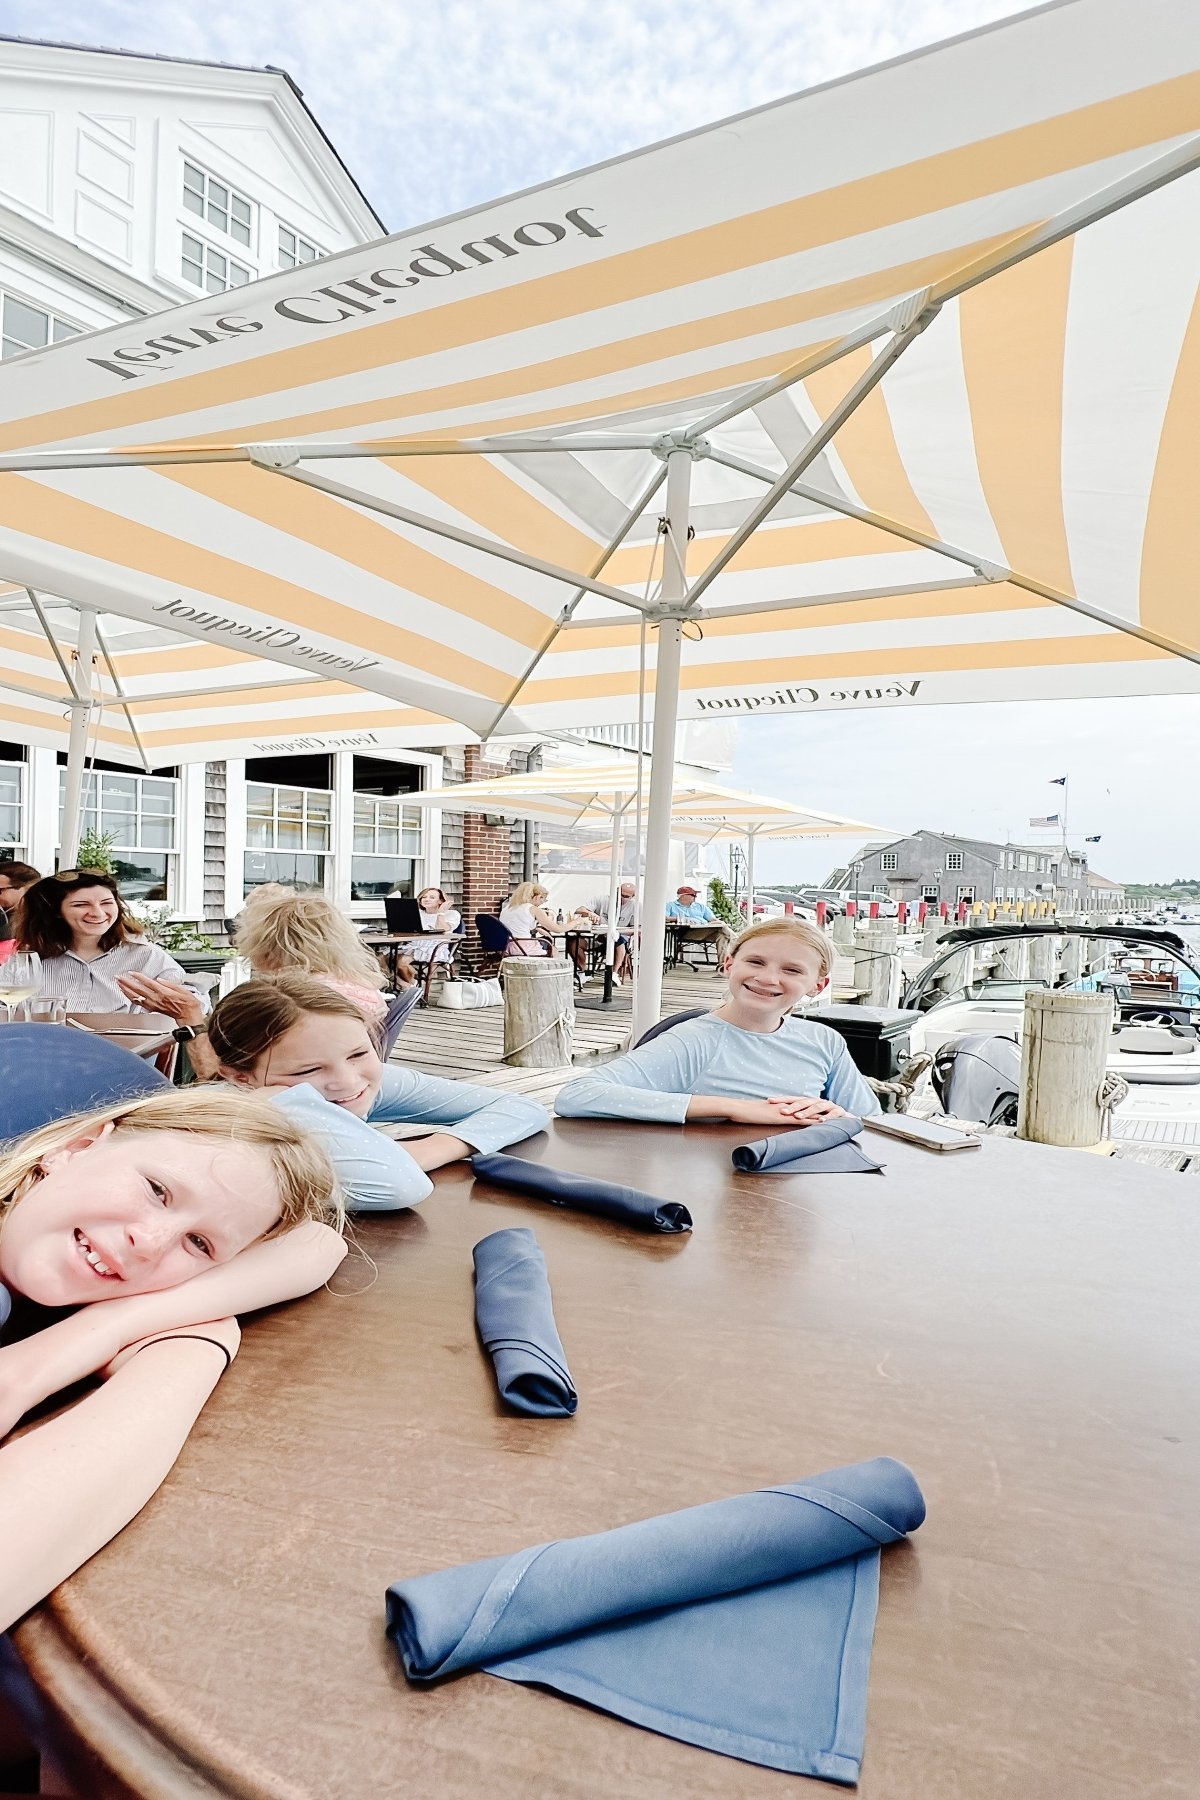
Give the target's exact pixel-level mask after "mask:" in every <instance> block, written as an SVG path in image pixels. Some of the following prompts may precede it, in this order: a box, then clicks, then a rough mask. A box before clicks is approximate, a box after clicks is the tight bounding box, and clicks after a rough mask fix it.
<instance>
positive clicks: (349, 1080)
mask: <svg viewBox="0 0 1200 1800" xmlns="http://www.w3.org/2000/svg"><path fill="white" fill-rule="evenodd" d="M222 1074H223V1075H225V1077H226V1078H227V1079H228V1080H231V1081H241V1082H243V1083H247V1084H249V1085H251V1086H254V1087H299V1086H300V1084H301V1083H302V1082H308V1083H309V1085H310V1086H311V1087H315V1088H316V1090H317V1092H318V1094H320V1095H321V1097H322V1098H323V1099H325V1100H330V1101H332V1102H333V1104H334V1105H335V1106H344V1107H345V1109H346V1111H347V1112H352V1113H354V1115H355V1116H356V1117H357V1118H360V1119H365V1118H366V1116H367V1114H368V1113H369V1112H370V1110H371V1107H372V1104H373V1103H374V1100H375V1096H376V1094H377V1093H378V1092H379V1084H380V1082H381V1081H382V1079H383V1064H382V1063H381V1062H380V1060H379V1056H378V1054H377V1052H376V1049H375V1046H374V1044H373V1043H372V1042H371V1038H370V1034H369V1032H368V1031H367V1027H366V1023H365V1021H364V1020H363V1018H362V1017H361V1015H358V1016H356V1017H355V1018H348V1017H345V1016H343V1015H342V1014H329V1013H305V1014H303V1016H302V1017H301V1018H300V1020H299V1021H298V1022H297V1023H296V1024H295V1025H293V1026H291V1027H290V1028H289V1029H288V1030H287V1031H285V1032H284V1033H283V1034H282V1036H281V1037H278V1038H276V1040H275V1042H274V1044H272V1046H271V1048H270V1050H268V1051H267V1052H266V1053H265V1054H264V1055H263V1056H260V1057H259V1059H258V1062H257V1063H256V1064H255V1066H254V1069H253V1071H252V1072H250V1073H246V1072H244V1071H237V1070H234V1069H225V1068H223V1069H222Z"/></svg>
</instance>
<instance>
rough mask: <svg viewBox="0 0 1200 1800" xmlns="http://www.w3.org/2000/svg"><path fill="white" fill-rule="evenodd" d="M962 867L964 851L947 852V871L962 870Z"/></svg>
mask: <svg viewBox="0 0 1200 1800" xmlns="http://www.w3.org/2000/svg"><path fill="white" fill-rule="evenodd" d="M962 866H963V859H962V851H961V850H947V852H946V867H947V869H949V870H954V869H961V868H962Z"/></svg>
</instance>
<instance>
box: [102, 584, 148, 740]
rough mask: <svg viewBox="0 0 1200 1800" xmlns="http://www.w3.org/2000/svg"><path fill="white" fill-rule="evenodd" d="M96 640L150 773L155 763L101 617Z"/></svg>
mask: <svg viewBox="0 0 1200 1800" xmlns="http://www.w3.org/2000/svg"><path fill="white" fill-rule="evenodd" d="M96 642H97V643H98V644H99V646H100V654H101V655H102V656H103V658H104V662H105V666H106V667H107V669H108V673H109V678H110V679H111V681H112V684H113V686H114V687H115V688H116V690H117V699H118V700H119V701H120V702H121V711H122V712H123V713H124V714H125V723H126V724H127V725H128V726H129V730H130V735H131V736H132V738H133V741H134V743H135V744H136V745H137V753H138V755H139V756H140V757H141V759H142V767H143V768H144V769H145V771H146V773H147V775H148V774H149V773H150V770H151V769H152V768H153V766H154V765H153V764H152V763H151V761H150V758H149V757H148V756H147V755H146V746H145V745H144V744H143V742H142V740H141V737H140V736H139V734H138V728H137V722H136V720H135V719H134V716H133V714H132V713H131V712H130V710H129V701H128V699H127V698H126V695H125V690H124V688H123V687H122V686H121V678H120V676H119V675H118V674H117V671H116V668H115V667H114V664H113V659H112V656H111V654H110V653H109V648H108V643H107V641H106V639H105V636H104V632H103V631H102V629H101V626H100V621H99V619H97V620H96Z"/></svg>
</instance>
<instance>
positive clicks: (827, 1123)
mask: <svg viewBox="0 0 1200 1800" xmlns="http://www.w3.org/2000/svg"><path fill="white" fill-rule="evenodd" d="M862 1128H863V1125H862V1120H861V1119H824V1120H823V1121H822V1122H821V1123H820V1124H819V1125H801V1126H799V1127H798V1128H797V1129H796V1130H795V1131H784V1132H781V1133H780V1134H779V1136H778V1137H768V1138H759V1139H758V1141H757V1143H753V1144H739V1145H738V1147H737V1149H736V1150H735V1151H734V1152H733V1166H734V1168H735V1169H740V1170H742V1172H743V1173H744V1174H750V1175H755V1174H757V1175H766V1174H770V1173H771V1172H772V1171H773V1170H780V1171H788V1170H792V1171H794V1172H795V1173H797V1174H800V1173H803V1174H805V1175H857V1174H860V1173H861V1172H862V1171H864V1170H870V1171H871V1172H872V1173H877V1172H878V1171H879V1170H880V1169H882V1167H883V1164H882V1163H880V1162H876V1160H875V1158H874V1157H873V1156H868V1155H867V1153H866V1151H865V1150H863V1149H862V1148H861V1147H860V1146H859V1145H858V1144H856V1143H855V1142H854V1140H855V1138H856V1137H857V1136H858V1134H859V1132H860V1131H861V1130H862Z"/></svg>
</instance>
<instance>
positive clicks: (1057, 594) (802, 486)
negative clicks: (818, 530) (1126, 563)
mask: <svg viewBox="0 0 1200 1800" xmlns="http://www.w3.org/2000/svg"><path fill="white" fill-rule="evenodd" d="M711 460H712V461H713V462H720V463H725V464H726V465H727V466H728V467H729V468H731V469H737V470H738V471H739V472H740V473H741V474H743V475H750V476H753V477H754V479H755V480H757V481H767V482H771V483H772V484H775V481H776V478H775V476H774V475H773V474H772V472H771V470H770V469H760V468H759V467H758V466H757V465H756V464H755V463H751V462H747V461H745V459H744V458H743V457H740V456H728V455H726V454H725V452H724V451H717V450H714V451H713V452H712V456H711ZM791 491H792V492H793V493H795V494H798V495H799V496H800V498H801V499H803V500H815V501H816V502H817V503H818V505H820V506H825V507H828V509H829V510H830V512H838V513H844V514H845V516H846V517H847V518H848V519H858V520H859V521H860V522H861V523H862V524H864V525H874V526H875V527H876V528H877V529H878V530H880V531H885V532H887V533H889V534H890V535H891V536H892V537H900V538H904V539H905V540H906V541H907V542H908V543H910V544H916V545H917V546H918V548H919V549H922V550H932V551H934V552H935V553H936V554H937V555H938V556H948V557H950V558H951V559H952V561H954V562H959V563H965V564H966V565H967V567H968V568H972V569H974V570H975V571H976V573H977V574H978V575H980V576H982V578H983V579H984V580H985V581H989V582H997V583H1003V582H1009V583H1010V584H1011V585H1012V586H1013V587H1019V588H1022V589H1023V590H1024V591H1025V592H1026V593H1029V594H1037V595H1038V596H1039V597H1040V598H1041V599H1043V600H1051V601H1053V602H1054V604H1055V605H1056V606H1064V607H1066V608H1067V609H1068V610H1069V611H1070V612H1075V613H1079V614H1080V615H1081V616H1082V617H1083V618H1085V619H1091V620H1092V621H1093V623H1094V624H1097V625H1107V626H1109V627H1110V628H1111V629H1112V630H1113V631H1123V632H1124V633H1125V635H1126V636H1127V637H1135V638H1140V639H1141V640H1142V642H1143V643H1146V644H1153V645H1154V647H1155V649H1156V650H1165V651H1166V652H1167V653H1168V655H1170V656H1181V657H1183V659H1184V660H1185V661H1186V662H1191V663H1197V664H1200V650H1191V649H1189V648H1188V646H1187V645H1186V644H1181V643H1179V642H1178V641H1177V639H1175V638H1169V637H1165V636H1164V635H1163V634H1162V632H1159V631H1151V630H1150V629H1149V627H1148V626H1145V625H1135V624H1134V623H1133V621H1132V620H1130V619H1122V618H1121V617H1120V615H1119V614H1118V613H1110V612H1106V611H1105V610H1104V609H1103V607H1099V606H1092V605H1091V604H1090V603H1089V602H1088V601H1086V600H1077V599H1075V598H1073V596H1072V595H1070V594H1064V593H1063V592H1062V590H1061V589H1060V588H1054V587H1050V586H1049V585H1048V584H1047V583H1046V582H1042V581H1037V580H1035V579H1034V577H1033V576H1032V575H1024V574H1022V573H1021V572H1020V570H1018V569H1009V568H1005V567H1004V566H1003V565H1001V564H998V563H993V562H991V561H990V560H989V558H988V557H986V556H981V555H979V554H978V553H977V552H976V551H974V550H964V549H962V548H961V547H960V546H959V545H958V544H948V543H946V542H945V541H944V540H943V539H942V538H935V537H930V536H929V535H928V534H927V533H926V532H924V531H918V530H917V529H916V528H915V526H912V525H905V524H903V523H901V521H900V520H899V519H891V518H889V517H888V516H887V514H886V513H877V512H871V511H870V510H869V509H868V508H867V507H865V506H855V505H854V504H853V502H851V501H849V500H843V499H841V498H840V496H835V495H833V494H827V493H825V492H824V490H823V489H821V488H815V487H810V486H808V485H807V483H805V482H796V483H795V484H794V486H793V487H792V490H791ZM698 616H699V617H700V618H701V619H703V618H704V617H705V616H706V615H704V614H703V613H701V614H699V615H698Z"/></svg>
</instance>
